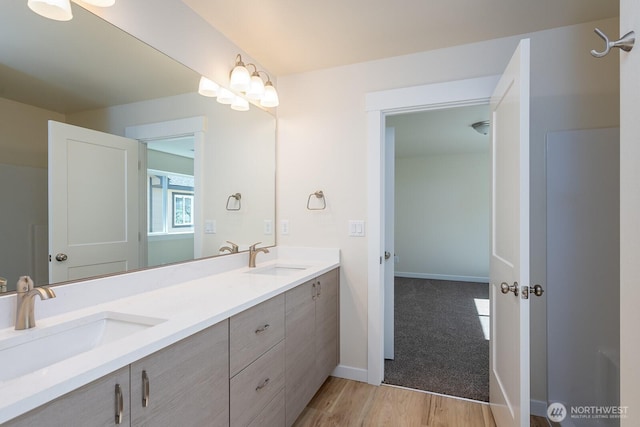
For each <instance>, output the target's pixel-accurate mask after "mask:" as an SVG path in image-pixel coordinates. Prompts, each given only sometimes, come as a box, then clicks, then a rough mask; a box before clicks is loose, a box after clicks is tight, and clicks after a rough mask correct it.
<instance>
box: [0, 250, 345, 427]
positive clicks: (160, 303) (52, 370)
mask: <svg viewBox="0 0 640 427" xmlns="http://www.w3.org/2000/svg"><path fill="white" fill-rule="evenodd" d="M271 252H272V255H271V256H269V257H267V256H266V255H265V256H263V255H264V254H258V262H257V267H256V269H249V268H248V267H242V268H236V269H233V270H229V271H225V272H221V273H217V274H208V275H206V276H203V277H200V278H197V279H192V280H188V281H185V282H183V283H178V284H175V285H169V286H165V287H162V288H159V289H155V290H149V291H145V292H142V293H137V294H134V295H130V296H125V297H123V298H119V299H115V300H111V301H106V302H103V303H100V304H97V305H93V306H85V307H83V308H79V309H74V310H72V311H68V312H64V313H60V314H57V315H53V316H50V317H45V318H41V317H39V316H38V312H39V310H38V309H39V308H40V307H41V306H43V305H46V304H47V301H44V302H43V301H39V300H38V301H36V321H37V326H36V327H35V328H34V329H31V330H24V331H15V330H14V329H13V327H10V328H4V329H0V341H1V340H3V339H6V338H11V337H15V336H16V335H22V334H29V333H30V332H32V331H35V330H38V329H40V328H46V327H49V326H54V325H57V324H60V323H64V322H68V321H71V320H73V319H77V318H81V317H86V316H88V315H91V314H94V313H100V312H117V313H125V314H133V315H141V316H148V317H153V318H160V319H166V321H164V322H162V323H160V324H158V325H156V326H153V327H150V328H148V329H145V330H142V331H140V332H136V333H135V334H132V335H129V336H127V337H124V338H122V339H120V340H118V341H115V342H112V343H108V344H105V345H102V346H100V347H98V348H96V349H94V350H90V351H87V352H85V353H81V354H78V355H77V356H74V357H71V358H69V359H66V360H64V361H62V362H59V363H56V364H54V365H50V366H49V367H47V368H44V369H40V370H38V371H36V372H33V373H29V374H27V375H23V376H20V377H18V378H16V379H13V380H8V381H5V382H0V396H2V398H1V399H0V423H2V422H5V421H8V420H10V419H12V418H15V417H16V416H18V415H21V414H23V413H25V412H27V411H29V410H31V409H34V408H36V407H38V406H40V405H42V404H44V403H46V402H48V401H50V400H52V399H55V398H56V397H59V396H62V395H63V394H66V393H68V392H70V391H72V390H74V389H76V388H78V387H81V386H82V385H85V384H88V383H89V382H91V381H93V380H96V379H98V378H100V377H102V376H104V375H107V374H109V373H111V372H113V371H115V370H117V369H119V368H122V367H124V366H126V365H128V364H130V363H132V362H134V361H136V360H139V359H141V358H143V357H145V356H148V355H150V354H152V353H154V352H156V351H158V350H160V349H162V348H164V347H167V346H169V345H171V344H173V343H175V342H177V341H179V340H181V339H183V338H186V337H188V336H190V335H193V334H194V333H196V332H199V331H201V330H203V329H205V328H207V327H209V326H212V325H214V324H216V323H218V322H220V321H222V320H224V319H227V318H229V317H231V316H233V315H234V314H236V313H239V312H241V311H243V310H246V309H247V308H250V307H252V306H254V305H256V304H259V303H261V302H263V301H266V300H267V299H269V298H271V297H273V296H276V295H279V294H281V293H283V292H286V291H287V290H289V289H291V288H293V287H295V286H298V285H300V284H302V283H304V282H306V281H307V280H309V279H311V278H313V277H316V276H318V275H320V274H322V273H325V272H327V271H329V270H332V269H334V268H336V267H338V266H339V263H340V261H339V251H338V250H337V249H329V250H323V249H320V250H318V249H307V248H277V249H276V248H273V249H271ZM237 256H243V257H244V256H246V257H247V258H248V255H246V254H238V255H237ZM261 259H263V260H264V261H262V262H260V260H261ZM212 262H215V259H213V260H212ZM271 265H304V266H305V267H307V268H305V269H303V270H302V269H301V270H299V271H293V272H289V273H288V274H287V275H284V276H279V275H266V274H254V273H251V272H250V270H254V271H256V270H259V269H262V268H264V267H266V266H271ZM126 276H127V275H124V276H118V277H119V278H120V280H119V281H120V282H121V283H120V284H119V286H123V285H124V286H126V280H124V281H123V280H122V278H123V277H124V278H126ZM136 280H144V279H141V278H140V276H137V278H136ZM106 282H108V281H106ZM75 285H80V286H81V285H82V284H75ZM108 286H109V284H108V283H105V285H104V292H109V291H108ZM54 289H56V288H54ZM68 292H70V291H68V290H67V292H66V293H68ZM58 298H62V297H61V296H58ZM58 298H56V299H58ZM98 299H99V298H98ZM32 357H38V355H25V358H32ZM2 369H11V366H3V367H2Z"/></svg>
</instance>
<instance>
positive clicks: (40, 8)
mask: <svg viewBox="0 0 640 427" xmlns="http://www.w3.org/2000/svg"><path fill="white" fill-rule="evenodd" d="M27 6H29V9H31V10H32V11H34V12H35V13H37V14H38V15H40V16H44V17H45V18H49V19H53V20H56V21H69V20H71V18H73V13H72V12H71V2H70V1H69V0H29V1H27Z"/></svg>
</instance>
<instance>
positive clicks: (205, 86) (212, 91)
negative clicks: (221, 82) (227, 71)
mask: <svg viewBox="0 0 640 427" xmlns="http://www.w3.org/2000/svg"><path fill="white" fill-rule="evenodd" d="M219 88H220V86H218V84H217V83H215V82H212V81H211V80H209V79H208V78H206V77H205V76H202V77H200V84H199V85H198V93H199V94H200V95H202V96H208V97H211V98H213V97H216V96H218V89H219Z"/></svg>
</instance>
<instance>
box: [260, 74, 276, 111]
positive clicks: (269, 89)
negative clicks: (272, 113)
mask: <svg viewBox="0 0 640 427" xmlns="http://www.w3.org/2000/svg"><path fill="white" fill-rule="evenodd" d="M260 105H262V106H263V107H277V106H278V105H280V100H279V99H278V92H276V88H275V87H273V83H271V80H269V81H268V82H267V83H266V84H265V85H264V95H263V96H262V99H261V100H260Z"/></svg>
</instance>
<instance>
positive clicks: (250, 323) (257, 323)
mask: <svg viewBox="0 0 640 427" xmlns="http://www.w3.org/2000/svg"><path fill="white" fill-rule="evenodd" d="M283 338H284V295H278V296H277V297H274V298H271V299H270V300H267V301H265V302H263V303H261V304H258V305H256V306H255V307H252V308H250V309H248V310H245V311H243V312H242V313H238V314H236V315H235V316H233V317H231V319H230V320H229V354H230V356H231V358H230V365H229V371H230V375H231V377H233V376H234V375H236V374H237V373H238V372H240V371H241V370H243V369H244V368H245V367H246V366H247V365H249V364H250V363H251V362H253V361H254V360H256V359H257V358H258V357H260V355H261V354H263V353H264V352H265V351H267V350H269V349H270V348H271V347H273V346H274V345H275V344H276V343H277V342H279V341H281V340H282V339H283Z"/></svg>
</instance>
